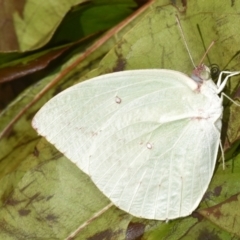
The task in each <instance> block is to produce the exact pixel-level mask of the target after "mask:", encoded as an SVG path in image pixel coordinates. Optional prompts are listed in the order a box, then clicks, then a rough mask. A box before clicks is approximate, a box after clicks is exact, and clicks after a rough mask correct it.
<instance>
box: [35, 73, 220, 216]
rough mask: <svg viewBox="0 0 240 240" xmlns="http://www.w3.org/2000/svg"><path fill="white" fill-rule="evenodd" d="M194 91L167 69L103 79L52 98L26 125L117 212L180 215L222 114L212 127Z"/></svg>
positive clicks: (210, 163)
mask: <svg viewBox="0 0 240 240" xmlns="http://www.w3.org/2000/svg"><path fill="white" fill-rule="evenodd" d="M198 87H199V86H198V85H197V83H195V82H194V81H193V80H191V79H190V78H189V77H187V76H186V75H184V74H182V73H180V72H176V71H171V70H153V69H151V70H150V69H149V70H133V71H125V72H119V73H113V74H107V75H103V76H100V77H97V78H94V79H91V80H89V81H86V82H84V83H80V84H77V85H75V86H73V87H71V88H69V89H67V90H66V91H64V92H62V93H61V94H59V95H57V96H56V97H54V98H53V99H51V100H50V101H49V102H48V103H47V104H46V105H45V106H44V107H43V108H42V109H41V110H40V111H39V112H38V113H37V115H36V116H35V118H34V121H33V126H34V127H35V128H36V129H37V131H38V132H39V134H41V135H43V136H45V137H46V138H47V139H48V141H49V142H51V143H53V144H54V145H55V146H56V147H57V148H58V149H59V150H60V151H61V152H63V153H64V154H65V155H66V156H67V157H68V158H69V159H70V160H71V161H72V162H74V163H76V165H77V166H78V167H79V168H80V169H82V170H83V171H84V172H86V173H87V174H89V175H90V177H91V178H92V180H93V182H94V183H95V184H96V185H97V186H98V188H99V189H100V190H101V191H102V192H103V193H104V194H105V195H106V196H107V197H108V198H109V199H110V200H111V201H112V202H113V203H114V204H116V205H117V206H118V207H119V208H121V209H123V210H124V211H126V212H129V213H131V214H132V215H135V216H139V217H143V218H149V219H161V220H163V219H173V218H177V217H181V216H186V215H189V214H190V213H191V212H192V211H193V210H194V209H195V208H196V207H197V205H198V204H199V202H200V200H201V198H202V196H203V194H204V192H205V191H206V188H207V186H208V184H209V181H210V179H211V176H212V173H213V169H214V166H215V161H216V156H217V150H218V146H219V135H220V133H219V131H220V128H221V120H220V115H221V112H220V113H217V114H218V115H219V120H217V124H218V129H217V128H216V126H215V123H214V122H212V120H211V119H208V118H204V119H203V118H202V117H201V116H200V115H199V112H201V111H204V110H205V109H207V108H208V107H209V104H210V105H211V103H210V102H209V98H208V97H206V96H205V95H204V94H202V93H201V91H199V89H198ZM216 101H218V100H216ZM219 102H220V100H219ZM217 104H220V105H221V103H217Z"/></svg>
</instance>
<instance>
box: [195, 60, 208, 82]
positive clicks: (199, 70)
mask: <svg viewBox="0 0 240 240" xmlns="http://www.w3.org/2000/svg"><path fill="white" fill-rule="evenodd" d="M191 78H192V79H193V80H194V81H195V82H197V83H199V84H202V83H203V82H204V81H207V80H209V79H211V71H210V69H209V68H208V67H207V66H205V65H204V64H201V65H199V66H197V67H196V68H195V69H194V70H193V72H192V76H191Z"/></svg>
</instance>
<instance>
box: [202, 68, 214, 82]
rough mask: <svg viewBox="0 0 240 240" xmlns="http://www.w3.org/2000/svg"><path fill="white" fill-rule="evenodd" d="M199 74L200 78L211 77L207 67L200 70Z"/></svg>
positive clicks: (207, 78) (206, 78)
mask: <svg viewBox="0 0 240 240" xmlns="http://www.w3.org/2000/svg"><path fill="white" fill-rule="evenodd" d="M199 76H200V78H201V79H202V80H209V79H211V74H210V70H209V69H208V68H207V69H206V70H203V71H201V72H200V75H199Z"/></svg>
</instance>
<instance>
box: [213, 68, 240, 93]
mask: <svg viewBox="0 0 240 240" xmlns="http://www.w3.org/2000/svg"><path fill="white" fill-rule="evenodd" d="M223 74H229V75H228V76H226V77H225V78H224V79H223V81H222V75H223ZM238 74H240V72H228V71H222V72H221V73H220V75H219V77H218V81H217V87H218V92H217V93H218V94H219V93H220V92H221V91H222V90H223V88H224V87H225V85H226V83H227V81H228V80H229V78H230V77H232V76H235V75H238Z"/></svg>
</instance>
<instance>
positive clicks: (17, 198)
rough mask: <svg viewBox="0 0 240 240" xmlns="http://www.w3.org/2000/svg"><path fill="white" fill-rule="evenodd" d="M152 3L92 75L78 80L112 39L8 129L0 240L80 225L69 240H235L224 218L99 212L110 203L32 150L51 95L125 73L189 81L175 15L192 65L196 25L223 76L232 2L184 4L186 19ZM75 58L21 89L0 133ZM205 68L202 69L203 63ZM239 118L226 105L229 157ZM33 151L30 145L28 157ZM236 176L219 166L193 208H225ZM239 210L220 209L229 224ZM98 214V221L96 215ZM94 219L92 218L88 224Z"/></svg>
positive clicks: (234, 19)
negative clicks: (149, 72)
mask: <svg viewBox="0 0 240 240" xmlns="http://www.w3.org/2000/svg"><path fill="white" fill-rule="evenodd" d="M154 4H155V5H154V6H151V8H150V9H149V10H148V11H147V12H146V13H145V14H144V17H143V18H138V19H137V20H135V24H136V23H137V24H136V25H134V24H133V23H131V24H130V23H129V25H128V26H127V27H128V31H127V30H126V29H125V35H124V37H123V38H121V34H123V32H121V33H118V34H117V35H116V36H117V37H118V38H119V39H121V40H120V41H119V42H118V43H117V44H116V46H115V48H113V49H112V50H111V51H109V53H108V54H107V55H106V57H105V58H104V59H103V60H102V61H101V62H100V64H99V67H98V68H97V69H95V70H94V71H92V72H90V73H88V74H87V75H85V76H84V77H82V76H83V75H84V74H85V73H87V72H88V70H90V69H92V68H94V67H95V66H97V64H98V59H99V58H100V57H101V56H103V55H104V54H105V53H106V52H107V51H108V49H109V46H110V45H111V44H110V43H113V42H114V39H111V40H109V41H108V42H107V43H106V44H105V45H102V46H101V48H99V49H97V50H96V51H95V52H94V53H93V54H92V55H90V56H89V57H88V58H87V59H85V61H83V62H81V64H80V65H79V66H77V67H76V68H75V69H74V70H73V71H72V72H71V74H69V75H68V76H65V77H63V78H62V81H61V82H60V83H59V84H58V85H57V86H56V87H55V89H53V90H51V91H50V92H48V93H47V94H46V95H45V96H44V99H42V100H41V102H39V103H38V104H37V105H35V107H34V108H32V109H30V110H29V112H28V113H27V114H25V115H24V116H23V118H22V119H21V120H20V121H19V122H18V123H17V124H16V125H14V127H13V131H12V132H11V133H12V134H11V135H8V137H5V138H4V139H3V140H2V141H1V142H0V149H1V151H0V167H1V169H2V171H1V176H0V178H1V179H0V184H1V186H3V187H2V190H1V192H0V194H1V200H2V202H1V209H0V237H1V238H2V239H16V236H21V237H22V239H24V238H27V237H29V238H33V237H34V238H39V239H43V238H45V239H46V238H49V239H53V238H56V239H64V238H67V237H68V236H70V234H71V233H73V232H74V231H76V230H77V229H78V228H79V227H80V226H82V228H81V229H80V230H79V232H78V233H77V235H76V238H75V239H91V238H92V239H94V238H95V239H107V238H108V239H125V238H126V239H131V238H130V236H134V238H135V239H136V238H137V237H139V238H140V237H141V238H143V239H151V240H154V239H171V240H173V239H180V238H181V239H206V238H208V239H230V238H231V239H238V238H237V237H234V236H233V234H238V232H237V230H236V229H235V228H233V227H232V228H230V227H226V226H225V225H226V220H225V219H226V218H225V216H224V217H223V219H222V221H221V220H219V219H216V218H215V219H210V218H209V217H207V216H206V215H204V216H202V215H199V214H197V213H195V214H193V215H191V216H189V217H186V218H181V219H177V220H174V221H170V222H169V223H165V222H160V221H148V220H144V219H137V218H133V217H132V216H130V215H129V214H127V213H124V212H122V211H121V210H119V209H117V208H116V207H114V206H113V207H111V208H109V209H108V210H106V211H104V209H105V207H107V206H108V205H109V201H108V200H107V199H106V198H105V197H104V196H103V195H102V193H101V192H100V191H99V190H98V189H97V188H95V187H94V185H93V183H92V182H91V181H90V179H89V178H88V177H87V176H86V175H85V174H84V173H82V172H81V171H80V170H79V169H78V168H77V167H76V166H74V165H73V164H72V163H70V161H69V160H67V159H66V158H65V157H64V156H62V155H61V154H59V153H58V152H57V151H56V149H54V146H51V145H50V144H48V143H47V142H46V141H45V140H41V141H40V142H39V143H38V144H37V145H36V142H37V141H38V140H39V138H38V137H37V136H36V133H35V132H34V131H33V130H32V128H31V126H30V121H31V119H32V117H33V115H34V113H35V112H36V111H37V109H38V108H39V107H40V106H41V105H43V103H44V102H46V101H47V100H48V99H49V98H51V97H52V96H53V95H54V94H55V93H56V92H59V91H61V90H63V89H64V88H66V87H68V86H70V85H72V84H73V83H75V82H80V81H83V79H87V78H89V77H92V76H96V75H99V74H104V73H107V72H112V71H119V70H126V69H141V68H168V69H174V70H179V71H181V72H184V73H186V74H191V71H192V69H193V66H192V65H191V62H190V60H189V56H188V55H187V53H186V49H185V47H184V44H183V41H182V37H181V35H180V33H179V29H178V26H177V24H176V20H175V14H178V15H179V16H180V19H181V24H182V27H183V31H184V33H185V35H186V40H187V42H188V44H189V48H190V50H191V53H192V55H193V59H194V61H195V62H196V64H197V63H198V62H199V61H200V59H201V57H202V56H203V54H204V52H205V50H204V47H203V44H202V42H201V39H200V36H199V33H198V30H197V24H198V25H199V27H200V29H201V33H202V36H203V39H204V42H205V45H206V46H208V45H209V44H210V43H211V41H213V40H216V44H215V45H214V47H213V48H212V50H211V51H210V53H209V58H210V60H211V63H217V64H218V65H219V67H220V69H223V68H224V67H225V66H226V64H227V63H229V61H230V59H231V58H232V57H233V56H234V55H235V54H236V53H237V51H239V46H238V41H239V39H240V32H239V31H237V30H236V29H237V26H238V25H237V24H238V22H239V15H238V9H239V7H240V6H239V3H238V2H235V3H234V5H233V6H231V3H230V2H229V3H226V2H225V3H223V2H220V1H211V2H210V1H208V2H203V1H191V2H190V1H189V2H188V6H187V9H186V12H181V13H179V12H178V10H177V8H175V7H174V6H172V5H170V4H169V5H166V4H165V2H164V3H163V2H161V1H156V2H155V3H154ZM129 29H131V30H129ZM126 32H127V33H126ZM76 57H78V56H76V55H74V56H72V59H70V60H69V62H67V63H66V64H65V65H63V66H61V67H59V68H58V69H57V70H56V71H55V72H54V73H52V74H51V75H49V76H48V77H47V78H45V79H43V80H42V81H41V82H40V83H39V84H38V85H36V86H35V87H32V88H30V89H29V90H27V91H26V92H25V93H24V94H23V95H21V96H20V97H19V98H18V99H17V100H16V101H15V102H14V103H13V104H12V105H10V106H9V108H8V109H6V110H5V111H4V112H3V113H2V115H1V118H0V120H1V124H0V127H1V128H3V127H4V126H6V125H7V123H8V122H9V121H10V120H11V119H12V117H13V116H14V114H15V113H16V112H17V111H18V110H19V109H21V108H22V107H23V106H24V105H25V104H26V103H28V102H30V101H31V100H32V98H33V96H35V95H36V94H37V92H38V91H39V89H41V88H42V87H43V86H45V84H47V83H48V82H49V81H51V80H52V79H53V78H54V76H57V75H60V74H61V71H63V70H64V69H66V66H68V65H69V64H71V63H72V62H73V61H74V60H75V59H76ZM204 62H205V63H206V64H209V63H208V61H207V60H205V61H204ZM91 64H92V65H91ZM89 66H93V67H92V68H90V67H89ZM227 68H228V69H230V70H231V71H234V70H239V60H238V58H234V59H233V60H232V61H230V63H229V64H228V66H227ZM80 77H82V78H81V79H80ZM238 82H239V76H237V77H234V78H232V79H231V80H230V83H231V88H229V93H230V94H232V93H235V92H236V91H237V89H238ZM239 114H240V111H239V110H238V108H237V107H235V106H233V105H232V104H229V103H228V105H227V107H226V108H225V110H224V121H225V122H226V123H227V126H226V127H225V128H223V136H225V139H226V138H227V139H231V141H229V142H230V144H229V147H231V146H232V145H233V143H235V144H237V145H236V146H235V147H234V151H233V152H232V154H233V155H237V154H238V152H239V149H238V145H239V144H238V143H237V142H238V140H239V133H240V131H239V120H238V119H240V118H239V117H240V116H239ZM229 129H231V130H229ZM193 144H194V143H193ZM34 146H36V149H35V151H34ZM33 153H34V156H33V155H32V154H33ZM229 158H232V156H229ZM232 166H233V168H232ZM239 173H240V168H239V159H238V158H236V159H235V160H234V165H232V162H231V161H227V162H226V170H224V171H223V169H222V164H218V166H217V167H216V171H215V173H214V175H213V179H212V182H211V184H210V186H209V190H208V191H207V193H206V195H205V197H204V199H203V201H202V203H201V205H200V206H199V208H200V209H202V208H206V207H212V206H214V205H217V204H220V203H223V205H224V206H225V205H226V202H225V201H227V200H228V199H231V196H235V195H236V194H238V193H239V181H238V176H239ZM238 205H239V203H238V201H232V202H231V207H229V206H227V208H228V210H227V211H226V212H227V214H229V219H230V218H231V217H232V219H234V218H236V212H233V211H232V210H231V209H234V208H235V209H238ZM101 211H102V214H100V215H97V214H98V213H99V212H101ZM221 211H222V209H221ZM224 211H225V210H224ZM200 213H201V214H203V213H202V212H200ZM224 214H225V212H224ZM96 215H97V217H96V218H94V216H96ZM212 222H214V223H212ZM19 224H20V225H19ZM84 224H85V225H84ZM128 237H129V238H128ZM134 238H133V237H132V239H134Z"/></svg>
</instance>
